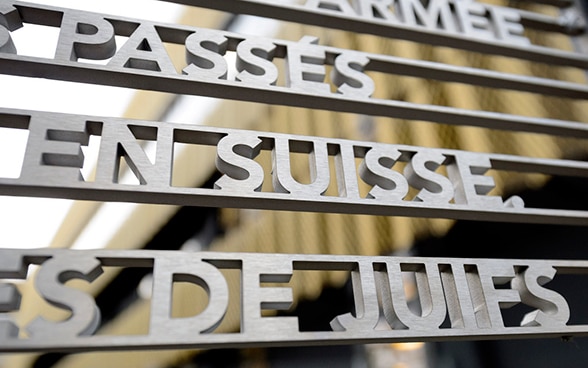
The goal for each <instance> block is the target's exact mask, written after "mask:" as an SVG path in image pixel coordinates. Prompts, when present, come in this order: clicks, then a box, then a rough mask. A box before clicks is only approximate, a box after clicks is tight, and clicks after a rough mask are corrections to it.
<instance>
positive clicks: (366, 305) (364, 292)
mask: <svg viewBox="0 0 588 368" xmlns="http://www.w3.org/2000/svg"><path fill="white" fill-rule="evenodd" d="M351 282H352V286H353V299H354V302H355V316H353V315H352V314H351V313H346V314H343V315H340V316H337V317H335V318H334V319H333V320H332V321H331V328H332V329H333V331H353V332H359V331H362V332H366V331H367V332H369V331H373V329H374V327H376V324H377V323H378V319H379V317H380V308H379V303H378V295H377V291H376V282H375V276H374V266H373V263H372V262H370V261H365V260H360V261H358V262H357V266H356V268H355V269H354V270H352V271H351Z"/></svg>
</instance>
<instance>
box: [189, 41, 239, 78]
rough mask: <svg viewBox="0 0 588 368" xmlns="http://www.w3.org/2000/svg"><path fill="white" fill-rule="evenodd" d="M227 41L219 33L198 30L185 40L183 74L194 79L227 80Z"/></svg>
mask: <svg viewBox="0 0 588 368" xmlns="http://www.w3.org/2000/svg"><path fill="white" fill-rule="evenodd" d="M227 44H228V39H227V38H226V37H225V36H223V35H222V34H221V33H219V32H213V31H208V30H198V31H197V32H195V33H192V34H191V35H190V36H188V38H186V62H187V63H188V66H187V67H185V68H184V70H183V72H184V74H186V75H188V76H190V77H193V78H196V79H227V70H228V68H227V61H226V60H225V59H224V58H223V55H224V54H225V53H226V52H227Z"/></svg>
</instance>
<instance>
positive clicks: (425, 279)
mask: <svg viewBox="0 0 588 368" xmlns="http://www.w3.org/2000/svg"><path fill="white" fill-rule="evenodd" d="M402 271H413V272H414V274H415V279H416V286H417V290H418V299H419V302H420V311H418V312H417V311H412V310H411V309H410V308H409V306H408V301H407V298H406V292H405V289H404V280H403V278H402ZM378 276H379V277H378V285H379V287H380V289H381V290H382V304H383V309H384V316H385V317H386V321H388V323H389V324H390V326H391V327H392V328H393V329H405V328H408V329H413V328H414V329H421V330H436V329H438V328H439V326H441V324H442V323H443V320H445V316H446V314H447V309H446V307H445V297H444V295H443V287H442V285H441V276H440V274H439V269H438V266H437V263H436V262H426V261H425V262H422V263H421V262H419V263H414V264H410V263H401V262H396V261H388V262H386V272H379V275H378Z"/></svg>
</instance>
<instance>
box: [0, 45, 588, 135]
mask: <svg viewBox="0 0 588 368" xmlns="http://www.w3.org/2000/svg"><path fill="white" fill-rule="evenodd" d="M0 71H1V72H2V73H4V74H10V75H15V76H23V77H40V78H50V79H55V80H62V81H70V82H83V83H94V84H100V85H108V86H117V87H128V88H139V89H144V88H147V89H150V90H154V91H161V92H171V93H179V94H188V95H201V96H208V97H215V98H223V99H235V100H242V101H250V102H260V103H268V104H277V105H285V106H296V107H306V108H314V109H323V110H331V111H339V112H350V113H358V114H366V115H375V116H387V117H393V118H400V119H411V120H425V121H430V122H436V123H443V124H450V125H465V126H478V127H485V128H492V129H502V130H509V131H525V132H532V133H541V134H550V135H559V136H567V137H574V138H588V124H585V123H579V122H572V121H565V120H555V119H545V118H533V117H525V116H519V115H511V114H503V113H494V112H487V111H475V110H465V109H459V108H452V107H444V106H435V105H424V104H415V103H410V102H402V101H394V100H382V99H374V98H369V99H357V98H351V97H346V96H344V95H340V94H324V95H323V94H318V93H312V92H303V91H300V92H298V91H292V90H291V89H289V88H285V87H279V86H267V87H263V86H248V85H246V84H245V83H240V82H233V81H227V80H215V81H206V80H197V79H191V78H188V77H186V76H181V75H168V74H164V73H161V72H152V71H148V70H140V69H131V68H112V67H108V66H102V65H95V64H84V63H79V62H78V63H76V62H67V61H56V60H48V59H43V58H36V57H27V56H18V55H10V54H0Z"/></svg>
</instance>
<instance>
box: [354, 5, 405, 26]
mask: <svg viewBox="0 0 588 368" xmlns="http://www.w3.org/2000/svg"><path fill="white" fill-rule="evenodd" d="M392 2H393V0H354V1H353V5H354V8H355V10H356V11H357V13H358V14H359V15H360V16H362V17H366V18H375V19H383V20H385V21H388V22H395V23H396V22H398V18H396V15H394V13H392V12H391V11H390V7H392V6H393V4H392Z"/></svg>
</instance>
